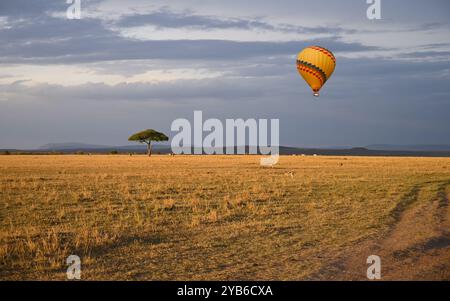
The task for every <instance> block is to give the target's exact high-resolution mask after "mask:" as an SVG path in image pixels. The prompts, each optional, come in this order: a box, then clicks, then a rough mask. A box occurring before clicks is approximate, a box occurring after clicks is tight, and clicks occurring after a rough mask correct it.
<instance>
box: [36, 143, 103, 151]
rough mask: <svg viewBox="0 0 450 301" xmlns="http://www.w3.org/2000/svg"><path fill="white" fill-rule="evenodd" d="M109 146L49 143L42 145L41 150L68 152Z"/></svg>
mask: <svg viewBox="0 0 450 301" xmlns="http://www.w3.org/2000/svg"><path fill="white" fill-rule="evenodd" d="M109 147H110V146H108V145H97V144H87V143H78V142H66V143H48V144H45V145H41V146H40V147H39V149H40V150H54V151H59V150H67V149H96V148H109Z"/></svg>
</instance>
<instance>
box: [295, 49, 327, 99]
mask: <svg viewBox="0 0 450 301" xmlns="http://www.w3.org/2000/svg"><path fill="white" fill-rule="evenodd" d="M335 66H336V59H335V57H334V55H333V53H332V52H331V51H329V50H327V49H325V48H323V47H319V46H310V47H307V48H305V49H303V50H302V51H301V52H300V53H299V54H298V56H297V70H298V72H299V73H300V75H301V76H302V77H303V79H304V80H305V81H306V82H307V83H308V85H309V86H310V87H311V89H312V90H313V91H314V92H315V93H317V92H318V91H319V90H320V89H321V88H322V86H323V85H324V84H325V82H326V81H327V80H328V79H329V78H330V76H331V75H332V74H333V71H334V68H335Z"/></svg>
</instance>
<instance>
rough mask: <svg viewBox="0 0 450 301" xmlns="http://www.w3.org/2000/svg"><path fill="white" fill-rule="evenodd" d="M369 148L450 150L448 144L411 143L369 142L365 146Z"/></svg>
mask: <svg viewBox="0 0 450 301" xmlns="http://www.w3.org/2000/svg"><path fill="white" fill-rule="evenodd" d="M366 148H367V149H370V150H386V151H426V152H428V151H450V144H412V145H395V144H371V145H368V146H366Z"/></svg>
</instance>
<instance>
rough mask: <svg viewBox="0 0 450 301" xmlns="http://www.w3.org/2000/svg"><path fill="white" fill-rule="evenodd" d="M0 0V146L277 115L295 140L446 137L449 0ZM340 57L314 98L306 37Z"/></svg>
mask: <svg viewBox="0 0 450 301" xmlns="http://www.w3.org/2000/svg"><path fill="white" fill-rule="evenodd" d="M69 6H70V4H67V3H66V1H65V0H2V1H1V2H0V148H22V149H26V148H37V147H39V146H40V145H43V144H47V143H62V142H82V143H92V144H102V145H126V144H129V143H128V141H127V138H128V136H130V134H132V133H134V132H136V131H139V130H142V129H146V128H153V129H156V130H159V131H162V132H164V133H166V134H167V135H168V136H169V137H173V136H174V135H175V134H176V132H172V131H171V130H170V126H171V123H172V121H173V120H175V119H177V118H187V119H190V120H192V119H193V115H194V113H193V112H194V111H195V110H202V111H203V118H204V119H208V118H218V119H221V120H225V119H227V118H234V119H237V118H243V119H247V118H255V119H272V118H278V119H279V120H280V144H281V145H288V146H301V147H326V146H365V145H369V144H450V17H449V16H450V2H448V1H445V0H442V1H439V0H430V1H419V0H417V1H413V0H409V1H407V0H395V1H393V0H381V19H380V20H369V19H368V18H367V15H366V10H367V8H368V7H369V4H367V3H366V0H348V1H333V0H329V1H325V0H319V1H300V0H278V1H272V0H270V1H269V0H247V1H243V0H240V1H237V0H227V1H214V0H179V1H175V0H174V1H170V0H169V1H167V0H164V1H159V0H154V1H137V0H130V1H123V0H122V1H119V0H91V1H88V0H81V19H79V20H78V19H68V18H67V16H66V10H67V8H68V7H69ZM309 45H320V46H323V47H325V48H327V49H329V50H331V51H332V52H333V53H334V55H335V57H336V59H337V63H336V64H337V65H336V69H335V72H334V74H333V76H332V77H331V78H330V79H329V81H327V83H326V85H325V86H324V87H323V88H322V90H321V96H320V97H319V98H318V99H315V98H314V97H313V96H312V93H311V91H310V88H309V87H308V86H307V85H306V84H305V82H304V81H303V80H302V78H301V77H300V76H299V75H298V73H297V69H296V66H295V62H296V55H297V53H298V52H299V51H301V50H302V49H303V48H304V47H306V46H309Z"/></svg>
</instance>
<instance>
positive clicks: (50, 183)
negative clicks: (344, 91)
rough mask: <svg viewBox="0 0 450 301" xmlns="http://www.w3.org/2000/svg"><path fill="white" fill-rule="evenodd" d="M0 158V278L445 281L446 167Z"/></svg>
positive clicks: (332, 161) (326, 160) (405, 161)
mask: <svg viewBox="0 0 450 301" xmlns="http://www.w3.org/2000/svg"><path fill="white" fill-rule="evenodd" d="M259 159H260V157H259V156H165V155H160V156H153V157H151V158H148V157H146V156H137V155H135V156H128V155H91V156H88V155H55V156H52V155H43V156H33V155H25V156H19V155H17V156H16V155H11V156H0V279H2V280H9V279H11V280H12V279H20V280H21V279H31V280H33V279H56V280H64V279H65V278H66V275H65V272H66V269H67V265H66V262H65V261H66V258H67V256H69V255H70V254H76V255H78V256H80V258H81V261H82V279H113V280H114V279H136V280H203V279H207V280H228V279H230V280H246V279H249V280H302V279H361V280H364V279H366V278H365V275H366V269H367V266H368V265H367V264H366V259H367V256H369V255H371V254H376V255H379V256H380V257H381V260H382V277H383V279H386V280H390V279H417V280H421V279H450V236H449V231H450V211H449V206H448V200H449V197H450V158H400V157H399V158H396V157H322V156H317V157H312V156H306V157H303V156H281V157H280V161H279V164H278V165H276V166H274V167H273V168H268V167H261V166H260V165H259Z"/></svg>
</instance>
